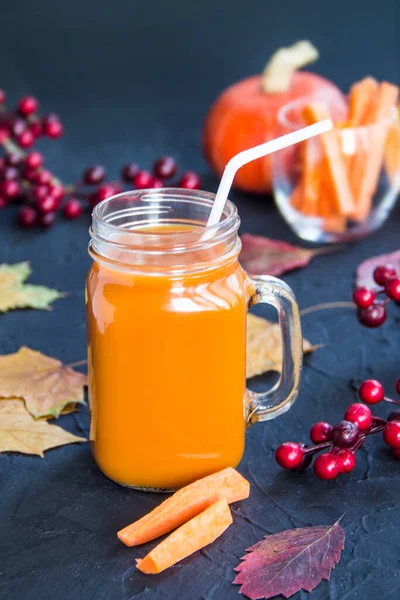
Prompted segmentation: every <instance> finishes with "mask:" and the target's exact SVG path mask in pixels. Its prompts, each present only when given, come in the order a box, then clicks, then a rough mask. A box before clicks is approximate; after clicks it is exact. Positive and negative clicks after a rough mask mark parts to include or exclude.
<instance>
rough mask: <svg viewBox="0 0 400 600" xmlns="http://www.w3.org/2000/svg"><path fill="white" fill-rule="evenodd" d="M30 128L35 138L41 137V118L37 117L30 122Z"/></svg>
mask: <svg viewBox="0 0 400 600" xmlns="http://www.w3.org/2000/svg"><path fill="white" fill-rule="evenodd" d="M29 130H30V131H31V132H32V135H33V137H34V138H39V137H41V136H42V135H43V130H42V125H41V123H40V121H39V119H35V120H34V121H31V122H30V123H29Z"/></svg>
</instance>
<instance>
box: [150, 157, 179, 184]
mask: <svg viewBox="0 0 400 600" xmlns="http://www.w3.org/2000/svg"><path fill="white" fill-rule="evenodd" d="M177 168H178V167H177V164H176V161H175V159H173V158H172V156H162V157H161V158H159V159H158V160H156V162H155V163H154V165H153V174H154V176H155V177H156V178H157V179H162V180H164V179H171V177H173V176H174V175H175V173H176V171H177ZM153 187H154V186H153Z"/></svg>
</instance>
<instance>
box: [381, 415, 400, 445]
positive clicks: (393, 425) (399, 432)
mask: <svg viewBox="0 0 400 600" xmlns="http://www.w3.org/2000/svg"><path fill="white" fill-rule="evenodd" d="M383 439H384V441H385V444H387V445H388V446H389V448H396V449H397V448H399V449H400V421H390V423H388V424H387V425H385V429H384V430H383Z"/></svg>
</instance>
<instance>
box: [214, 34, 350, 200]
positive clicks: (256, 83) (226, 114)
mask: <svg viewBox="0 0 400 600" xmlns="http://www.w3.org/2000/svg"><path fill="white" fill-rule="evenodd" d="M317 58H318V52H317V50H316V49H315V48H314V46H312V44H310V42H306V41H303V42H298V43H297V44H294V46H291V47H290V48H281V49H280V50H278V51H277V52H276V53H275V54H274V55H273V56H272V58H271V60H270V61H269V63H268V64H267V66H266V68H265V70H264V72H263V74H262V75H254V76H252V77H248V78H247V79H243V80H242V81H239V82H238V83H235V84H234V85H232V86H231V87H229V88H228V89H227V90H225V91H224V92H223V93H222V94H221V95H220V96H219V98H217V100H216V101H215V103H214V104H213V106H212V107H211V110H210V112H209V114H208V116H207V118H206V121H205V125H204V139H203V143H204V151H205V155H206V158H207V160H208V162H209V163H210V165H211V167H212V169H213V170H214V171H215V173H216V174H217V175H219V176H221V175H222V172H223V170H224V168H225V166H226V164H227V162H228V161H229V160H230V159H231V158H232V157H233V156H234V155H235V154H237V153H238V152H240V151H242V150H246V149H247V148H250V147H252V146H256V145H257V144H262V143H263V142H266V141H268V140H270V139H273V138H275V137H277V136H278V135H279V133H280V126H279V123H278V112H279V110H280V108H282V106H284V105H285V104H287V103H288V102H291V101H293V100H296V99H298V98H301V97H304V96H310V95H314V94H316V93H317V94H321V95H323V97H324V98H327V99H329V102H333V103H335V102H336V101H337V102H338V103H341V104H342V103H343V98H344V97H343V94H342V92H341V91H340V90H339V88H338V87H337V86H336V85H335V84H333V83H332V82H330V81H329V80H327V79H325V78H324V77H321V76H319V75H316V74H315V73H310V72H306V71H297V69H298V68H300V67H302V66H305V65H306V64H308V63H310V62H312V61H314V60H316V59H317ZM234 185H235V187H237V188H239V189H241V190H243V191H246V192H255V193H260V194H261V193H267V192H270V191H271V163H270V158H269V157H265V158H260V159H259V160H256V161H253V162H251V163H249V164H247V165H245V166H244V167H242V168H241V169H240V170H239V171H238V172H237V174H236V177H235V181H234Z"/></svg>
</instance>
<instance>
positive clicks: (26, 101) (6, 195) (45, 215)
mask: <svg viewBox="0 0 400 600" xmlns="http://www.w3.org/2000/svg"><path fill="white" fill-rule="evenodd" d="M5 101H6V95H5V93H4V91H3V90H0V146H1V147H3V149H4V151H5V152H4V156H2V157H0V210H2V209H4V208H5V207H6V206H7V205H8V204H11V203H15V202H21V203H22V206H21V207H20V209H19V213H18V221H19V223H20V225H21V226H22V227H25V228H28V227H33V226H35V225H42V226H43V227H50V226H51V225H53V223H54V222H55V221H56V218H57V214H59V213H60V212H61V213H62V214H63V215H64V217H65V218H66V219H77V218H78V217H80V216H81V214H82V213H83V210H84V207H85V205H87V206H89V207H90V208H93V207H94V206H95V205H96V204H98V203H99V202H101V201H102V200H105V199H106V198H108V197H110V196H112V195H114V194H117V193H119V192H122V191H123V190H124V186H125V185H128V186H129V188H136V189H145V188H161V187H164V186H165V185H175V186H177V187H181V188H185V189H199V188H200V178H199V176H198V175H197V174H196V173H194V172H193V171H187V172H185V173H183V174H182V176H181V177H180V178H179V179H178V181H177V182H175V184H171V183H170V181H171V180H172V179H173V178H174V177H175V176H176V174H177V170H178V167H177V163H176V161H175V160H174V159H173V158H172V157H169V156H163V157H161V158H159V159H158V160H157V161H156V162H155V163H154V165H153V169H152V172H149V171H146V170H143V169H140V168H139V166H138V165H137V164H136V163H130V164H127V165H125V166H124V167H123V168H122V170H121V181H118V182H106V172H105V169H104V168H103V167H102V166H100V165H93V166H91V167H88V168H87V169H86V170H85V171H84V173H83V175H82V178H81V180H80V181H79V182H78V183H77V184H75V185H65V184H63V183H62V182H61V181H60V179H58V178H57V177H56V176H55V175H54V174H53V173H52V172H50V171H49V170H47V169H45V168H44V167H43V164H44V158H43V155H42V154H41V153H39V152H37V151H29V152H28V151H27V148H30V147H31V146H32V145H33V144H34V143H35V142H36V140H38V139H39V138H41V137H43V136H47V137H49V138H53V139H56V138H59V137H61V136H62V134H63V125H62V123H61V121H60V119H59V118H58V117H57V116H56V115H53V114H51V115H47V116H44V117H41V116H39V114H38V108H39V103H38V101H37V100H36V98H34V97H33V96H25V97H24V98H21V100H20V101H19V102H18V105H17V107H16V108H15V109H14V110H9V109H8V108H7V107H6V104H5Z"/></svg>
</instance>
